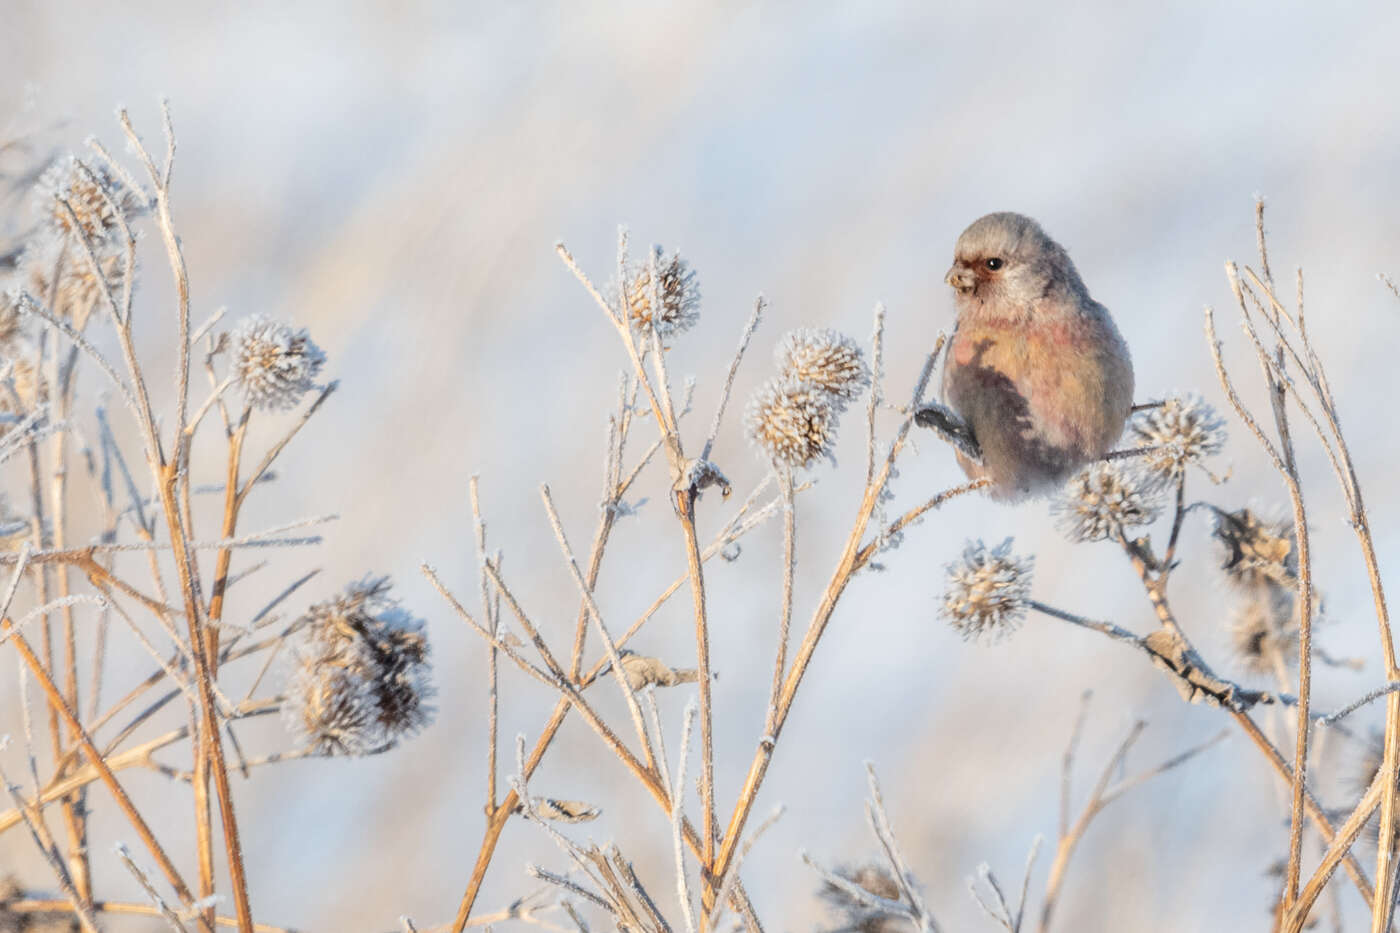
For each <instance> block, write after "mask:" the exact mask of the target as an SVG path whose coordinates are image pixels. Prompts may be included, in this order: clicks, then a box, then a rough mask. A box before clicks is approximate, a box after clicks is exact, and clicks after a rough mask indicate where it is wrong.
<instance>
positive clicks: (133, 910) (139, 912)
mask: <svg viewBox="0 0 1400 933" xmlns="http://www.w3.org/2000/svg"><path fill="white" fill-rule="evenodd" d="M68 908H69V904H68V902H67V901H64V900H55V899H52V898H41V897H26V898H21V899H19V900H13V901H6V902H5V910H7V911H9V912H10V913H14V914H19V915H21V916H23V915H26V914H51V913H54V912H55V911H62V910H67V909H68ZM92 911H93V913H97V914H113V915H115V916H134V917H159V916H161V911H160V908H159V907H156V906H155V905H154V904H141V903H132V902H128V901H93V902H92ZM496 919H497V920H501V919H505V918H502V917H497V918H496ZM214 922H215V923H217V924H218V925H219V926H221V927H236V926H238V920H237V919H235V918H233V917H222V916H216V917H215V918H214ZM253 933H296V931H294V930H291V929H288V928H286V927H275V926H269V925H268V924H266V923H255V924H253Z"/></svg>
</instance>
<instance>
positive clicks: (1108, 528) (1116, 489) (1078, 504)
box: [1052, 460, 1162, 541]
mask: <svg viewBox="0 0 1400 933" xmlns="http://www.w3.org/2000/svg"><path fill="white" fill-rule="evenodd" d="M1161 509H1162V506H1161V483H1160V477H1158V476H1155V475H1153V474H1150V473H1148V472H1146V471H1143V470H1141V469H1138V468H1135V467H1132V466H1129V465H1127V464H1126V463H1125V462H1124V461H1122V460H1110V461H1099V462H1098V463H1093V464H1090V465H1089V466H1087V467H1085V468H1084V469H1082V470H1080V471H1079V472H1078V473H1076V474H1075V475H1074V476H1072V477H1071V478H1070V479H1069V481H1068V482H1067V483H1065V488H1064V490H1063V491H1062V492H1061V494H1060V497H1059V498H1058V499H1057V500H1056V501H1055V503H1054V504H1053V506H1052V510H1053V511H1054V512H1055V513H1056V515H1057V516H1058V524H1059V526H1060V531H1061V532H1062V533H1063V534H1064V535H1065V537H1067V538H1069V539H1070V540H1071V541H1100V540H1102V539H1105V538H1115V537H1117V536H1118V534H1119V533H1120V532H1126V530H1127V529H1128V528H1133V527H1136V526H1138V525H1147V524H1151V523H1152V522H1153V521H1155V520H1156V518H1157V516H1158V514H1160V512H1161Z"/></svg>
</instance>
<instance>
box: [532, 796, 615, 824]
mask: <svg viewBox="0 0 1400 933" xmlns="http://www.w3.org/2000/svg"><path fill="white" fill-rule="evenodd" d="M534 811H535V816H537V817H539V818H540V819H542V820H549V821H550V822H552V823H591V822H592V821H594V820H596V819H597V818H598V817H599V816H600V815H601V814H602V812H603V811H602V810H599V809H598V808H597V807H595V806H593V805H592V804H590V803H584V802H583V801H582V800H555V799H554V798H553V797H538V798H536V799H535V801H534Z"/></svg>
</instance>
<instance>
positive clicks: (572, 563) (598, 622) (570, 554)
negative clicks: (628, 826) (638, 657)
mask: <svg viewBox="0 0 1400 933" xmlns="http://www.w3.org/2000/svg"><path fill="white" fill-rule="evenodd" d="M540 498H541V499H542V500H543V501H544V508H545V512H546V513H547V514H548V515H549V525H550V527H551V528H552V529H553V530H554V537H555V539H556V540H557V541H558V542H559V549H560V551H561V552H562V553H563V555H564V562H565V563H566V564H567V565H568V567H569V573H570V574H571V575H572V576H573V578H574V583H575V584H576V585H577V586H578V590H579V595H580V596H582V597H583V601H584V603H585V604H586V605H587V606H588V614H589V615H590V616H592V618H593V624H594V626H595V627H596V628H597V630H598V637H599V638H600V639H602V641H603V646H604V647H605V648H606V649H607V652H608V659H609V660H610V661H611V662H612V670H613V674H614V676H615V677H616V679H617V685H618V689H620V690H621V691H622V696H623V699H624V700H626V701H627V709H628V711H629V712H630V713H631V714H632V724H633V725H634V726H635V727H636V729H637V737H638V738H640V739H641V741H642V754H643V755H644V756H645V757H646V763H647V768H648V769H649V770H652V771H655V770H656V755H655V754H654V752H653V751H652V748H651V738H650V736H649V734H648V733H647V727H646V722H645V721H644V720H643V719H642V707H641V705H640V704H639V703H638V702H637V693H636V691H635V690H633V689H632V685H631V684H629V683H628V682H627V674H626V670H625V669H624V668H623V666H622V656H621V655H620V654H618V651H617V643H616V642H614V641H613V638H612V635H610V634H609V633H608V627H607V625H605V624H604V622H603V614H602V612H600V611H599V609H598V603H597V602H596V601H595V600H594V598H593V592H592V590H590V589H589V587H588V584H587V582H585V581H584V579H583V572H582V571H580V570H579V567H578V561H577V560H575V559H574V551H573V548H571V547H570V546H569V539H568V537H567V536H566V535H565V534H564V524H563V522H562V521H560V519H559V513H558V511H556V510H555V508H554V499H553V497H551V496H550V494H549V487H548V486H547V485H542V486H540Z"/></svg>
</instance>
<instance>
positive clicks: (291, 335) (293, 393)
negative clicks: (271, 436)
mask: <svg viewBox="0 0 1400 933" xmlns="http://www.w3.org/2000/svg"><path fill="white" fill-rule="evenodd" d="M232 345H233V373H234V378H235V380H236V381H237V382H238V384H239V386H241V387H242V389H243V394H244V397H245V398H246V399H247V400H248V403H249V404H250V405H252V406H253V407H254V408H265V409H287V408H291V407H292V406H294V405H296V403H297V402H299V401H301V397H302V396H303V395H305V394H306V393H307V392H308V391H310V390H311V389H312V388H313V387H314V385H313V383H314V380H315V379H316V376H317V374H318V373H320V371H321V367H322V366H323V365H324V364H325V362H326V355H325V354H324V353H322V352H321V348H320V347H318V346H316V344H314V343H312V341H311V338H310V337H309V336H308V335H307V333H306V331H305V329H302V330H292V328H291V327H289V326H287V325H286V324H283V323H281V322H280V321H274V320H272V319H271V318H267V317H264V316H263V315H261V314H255V315H253V316H252V317H250V318H247V319H246V320H244V321H243V322H242V323H241V324H239V325H238V329H237V330H235V331H234V332H233V337H232Z"/></svg>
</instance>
